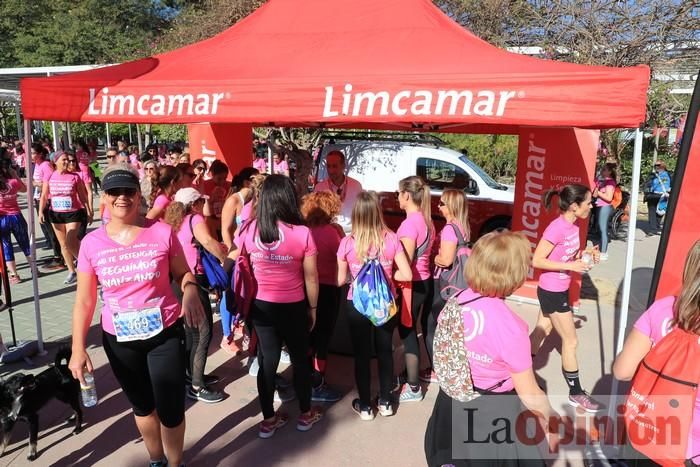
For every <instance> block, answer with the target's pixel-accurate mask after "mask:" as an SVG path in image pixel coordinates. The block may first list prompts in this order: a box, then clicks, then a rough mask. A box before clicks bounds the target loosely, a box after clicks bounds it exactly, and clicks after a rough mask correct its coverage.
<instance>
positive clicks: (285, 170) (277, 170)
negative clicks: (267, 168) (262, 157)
mask: <svg viewBox="0 0 700 467" xmlns="http://www.w3.org/2000/svg"><path fill="white" fill-rule="evenodd" d="M272 173H273V174H280V175H284V176H286V177H289V165H288V164H287V161H286V160H285V159H284V155H283V154H281V153H279V152H276V153H274V154H273V155H272Z"/></svg>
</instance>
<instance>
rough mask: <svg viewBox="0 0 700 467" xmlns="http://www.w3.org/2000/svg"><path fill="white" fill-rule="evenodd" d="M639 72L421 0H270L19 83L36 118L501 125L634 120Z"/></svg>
mask: <svg viewBox="0 0 700 467" xmlns="http://www.w3.org/2000/svg"><path fill="white" fill-rule="evenodd" d="M648 83H649V69H648V67H645V66H640V67H634V68H626V69H621V68H609V67H600V66H584V65H576V64H570V63H563V62H555V61H550V60H542V59H538V58H533V57H527V56H523V55H518V54H514V53H510V52H507V51H505V50H502V49H499V48H497V47H494V46H492V45H490V44H488V43H486V42H484V41H482V40H481V39H479V38H478V37H476V36H474V35H473V34H472V33H471V32H469V31H467V30H465V29H463V28H462V27H461V26H459V25H458V24H457V23H455V22H453V21H452V20H451V19H450V18H449V17H448V16H446V15H445V14H444V13H442V11H440V10H439V9H438V8H437V7H435V6H434V5H433V4H432V2H430V0H383V1H381V2H377V1H376V0H353V1H352V2H348V1H346V0H304V1H301V2H300V1H298V0H271V1H269V2H268V3H266V4H265V5H263V6H262V7H260V8H259V9H258V10H257V11H255V12H254V13H253V14H251V15H250V16H248V17H247V18H245V19H243V20H242V21H240V22H238V23H237V24H235V25H234V26H232V27H231V28H229V29H228V30H226V31H224V32H222V33H221V34H219V35H217V36H215V37H213V38H211V39H207V40H204V41H202V42H198V43H195V44H192V45H189V46H187V47H183V48H181V49H178V50H174V51H172V52H168V53H165V54H161V55H156V56H154V57H149V58H145V59H142V60H137V61H134V62H128V63H123V64H120V65H115V66H110V67H104V68H99V69H95V70H90V71H83V72H79V73H72V74H68V75H61V76H55V77H50V78H26V79H23V80H22V82H21V91H22V110H23V111H24V114H25V115H26V116H27V117H29V118H32V119H42V120H61V121H63V120H66V121H102V122H140V123H192V122H212V123H223V122H229V123H252V124H254V125H280V126H324V127H328V128H335V127H338V128H344V127H355V128H357V127H365V128H379V129H410V128H429V129H432V130H442V131H450V132H493V133H508V132H515V131H517V128H519V127H522V126H549V127H551V126H564V127H572V126H576V127H583V128H612V127H637V126H639V125H640V124H641V123H642V122H643V121H644V117H645V107H646V91H647V87H648Z"/></svg>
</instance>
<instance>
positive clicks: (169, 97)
mask: <svg viewBox="0 0 700 467" xmlns="http://www.w3.org/2000/svg"><path fill="white" fill-rule="evenodd" d="M89 93H90V105H89V106H88V115H115V116H116V115H143V116H147V115H161V116H166V115H183V116H188V115H216V113H217V112H218V111H219V103H220V102H221V100H222V99H224V95H225V94H224V93H223V92H217V93H212V94H204V93H202V94H197V95H193V94H143V95H141V96H139V97H138V99H137V98H136V96H134V95H133V94H110V93H109V88H102V89H101V90H99V91H97V90H96V89H95V88H90V90H89Z"/></svg>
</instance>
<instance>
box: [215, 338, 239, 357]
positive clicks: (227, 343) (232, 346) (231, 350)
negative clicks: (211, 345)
mask: <svg viewBox="0 0 700 467" xmlns="http://www.w3.org/2000/svg"><path fill="white" fill-rule="evenodd" d="M219 347H221V349H222V350H223V351H224V352H226V353H227V354H229V355H232V356H234V357H235V356H236V355H238V354H239V353H240V352H241V348H240V347H238V344H236V341H234V340H233V339H231V336H229V337H226V336H224V337H223V338H222V339H221V344H220V345H219Z"/></svg>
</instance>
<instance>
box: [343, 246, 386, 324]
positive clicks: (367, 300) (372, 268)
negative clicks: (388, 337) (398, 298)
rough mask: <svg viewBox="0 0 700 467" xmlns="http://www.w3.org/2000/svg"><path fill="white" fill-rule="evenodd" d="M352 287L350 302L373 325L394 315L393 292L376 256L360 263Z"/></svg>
mask: <svg viewBox="0 0 700 467" xmlns="http://www.w3.org/2000/svg"><path fill="white" fill-rule="evenodd" d="M352 287H353V289H352V304H353V305H354V306H355V309H356V310H357V311H359V312H360V314H362V315H363V316H364V317H365V318H367V319H368V320H370V321H371V322H372V324H374V325H375V326H381V325H383V324H384V323H386V322H387V321H389V320H390V319H391V318H393V317H394V315H396V311H397V309H396V302H395V301H394V294H393V293H392V291H391V287H390V286H389V281H388V280H387V277H386V274H385V273H384V269H383V268H382V265H381V263H380V262H379V260H378V259H377V258H374V259H369V260H367V261H366V262H365V264H363V265H362V269H360V272H359V273H358V274H357V277H355V279H354V280H353V283H352Z"/></svg>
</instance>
